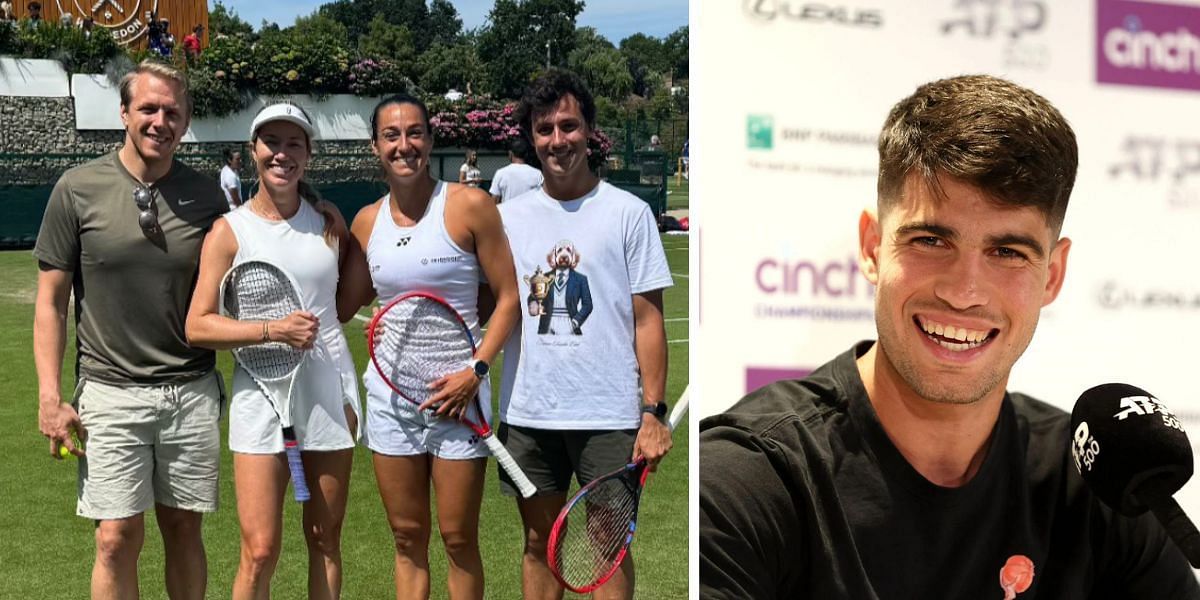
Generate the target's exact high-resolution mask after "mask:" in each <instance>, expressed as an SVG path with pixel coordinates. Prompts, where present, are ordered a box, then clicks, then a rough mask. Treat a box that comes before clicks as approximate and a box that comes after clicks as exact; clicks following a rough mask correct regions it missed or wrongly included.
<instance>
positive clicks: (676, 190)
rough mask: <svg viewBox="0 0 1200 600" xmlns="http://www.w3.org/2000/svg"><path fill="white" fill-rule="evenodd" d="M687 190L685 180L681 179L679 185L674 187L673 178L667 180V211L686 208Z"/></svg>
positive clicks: (686, 181) (687, 185) (687, 186)
mask: <svg viewBox="0 0 1200 600" xmlns="http://www.w3.org/2000/svg"><path fill="white" fill-rule="evenodd" d="M688 188H689V184H688V180H686V179H682V178H681V179H680V180H679V185H675V177H674V176H671V177H668V178H667V210H675V209H678V208H687V207H688Z"/></svg>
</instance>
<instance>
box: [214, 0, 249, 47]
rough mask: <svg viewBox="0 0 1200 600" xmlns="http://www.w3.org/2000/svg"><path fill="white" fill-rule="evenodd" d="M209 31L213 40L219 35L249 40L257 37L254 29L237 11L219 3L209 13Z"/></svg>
mask: <svg viewBox="0 0 1200 600" xmlns="http://www.w3.org/2000/svg"><path fill="white" fill-rule="evenodd" d="M208 29H209V31H210V34H211V35H212V38H213V39H216V37H217V36H219V35H229V36H239V37H242V38H245V39H247V40H253V39H254V38H255V37H256V36H255V35H254V27H252V26H251V25H250V24H249V23H247V22H246V21H244V20H242V18H241V17H239V16H238V14H237V11H234V10H232V9H229V8H226V7H225V5H224V4H222V3H221V2H219V1H218V2H217V3H216V4H215V5H213V9H212V10H211V11H209V12H208Z"/></svg>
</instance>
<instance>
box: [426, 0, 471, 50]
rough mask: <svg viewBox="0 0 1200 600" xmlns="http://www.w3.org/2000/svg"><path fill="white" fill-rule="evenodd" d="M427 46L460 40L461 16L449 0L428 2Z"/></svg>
mask: <svg viewBox="0 0 1200 600" xmlns="http://www.w3.org/2000/svg"><path fill="white" fill-rule="evenodd" d="M426 28H427V29H428V31H429V47H433V46H434V45H435V44H443V45H446V46H451V45H454V44H457V43H458V42H460V41H462V18H460V17H459V16H458V11H457V10H455V8H454V5H453V4H450V0H433V2H430V3H429V20H428V25H427V27H426Z"/></svg>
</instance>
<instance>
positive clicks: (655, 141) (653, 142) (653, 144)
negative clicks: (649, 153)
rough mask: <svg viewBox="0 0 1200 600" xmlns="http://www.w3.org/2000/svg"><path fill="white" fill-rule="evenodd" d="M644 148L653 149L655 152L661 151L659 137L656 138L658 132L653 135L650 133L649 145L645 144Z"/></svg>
mask: <svg viewBox="0 0 1200 600" xmlns="http://www.w3.org/2000/svg"><path fill="white" fill-rule="evenodd" d="M646 149H647V150H654V151H657V152H661V151H662V140H660V139H659V138H658V134H655V135H652V136H650V145H649V146H647V147H646Z"/></svg>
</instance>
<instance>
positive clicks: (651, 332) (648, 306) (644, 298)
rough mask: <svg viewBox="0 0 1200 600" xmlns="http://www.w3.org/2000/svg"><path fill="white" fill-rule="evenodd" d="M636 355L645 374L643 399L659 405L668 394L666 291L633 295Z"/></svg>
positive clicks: (643, 377) (644, 401) (645, 401)
mask: <svg viewBox="0 0 1200 600" xmlns="http://www.w3.org/2000/svg"><path fill="white" fill-rule="evenodd" d="M633 307H634V340H633V345H634V354H635V356H636V357H637V362H638V370H639V371H640V372H641V375H642V402H643V403H644V404H655V403H657V402H660V401H662V400H664V399H665V397H666V394H667V330H666V325H665V323H664V322H663V314H662V291H661V290H659V291H656V292H652V293H650V294H638V295H635V296H634V297H633Z"/></svg>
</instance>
